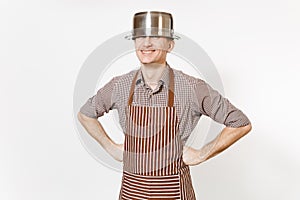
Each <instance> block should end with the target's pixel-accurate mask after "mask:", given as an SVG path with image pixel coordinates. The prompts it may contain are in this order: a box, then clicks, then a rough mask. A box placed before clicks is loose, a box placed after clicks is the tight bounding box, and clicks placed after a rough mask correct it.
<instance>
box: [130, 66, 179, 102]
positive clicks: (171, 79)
mask: <svg viewBox="0 0 300 200" xmlns="http://www.w3.org/2000/svg"><path fill="white" fill-rule="evenodd" d="M169 69H170V70H169V90H168V106H169V107H173V105H174V72H173V70H172V68H169ZM139 71H140V70H138V71H137V72H136V73H135V76H134V78H133V80H132V83H131V87H130V92H129V99H128V105H129V106H130V105H131V104H132V101H133V93H134V88H135V84H136V79H137V76H138V73H139Z"/></svg>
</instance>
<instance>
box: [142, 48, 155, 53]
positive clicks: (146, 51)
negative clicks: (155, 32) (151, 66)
mask: <svg viewBox="0 0 300 200" xmlns="http://www.w3.org/2000/svg"><path fill="white" fill-rule="evenodd" d="M140 51H141V53H142V54H151V53H154V52H155V51H156V50H154V49H153V50H140Z"/></svg>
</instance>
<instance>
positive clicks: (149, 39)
mask: <svg viewBox="0 0 300 200" xmlns="http://www.w3.org/2000/svg"><path fill="white" fill-rule="evenodd" d="M151 45H152V42H151V38H150V37H149V36H147V37H145V38H144V46H145V47H150V46H151Z"/></svg>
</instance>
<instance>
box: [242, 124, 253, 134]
mask: <svg viewBox="0 0 300 200" xmlns="http://www.w3.org/2000/svg"><path fill="white" fill-rule="evenodd" d="M251 130H252V125H251V124H248V125H246V126H243V127H241V135H242V136H244V135H247V134H248V133H249V132H250V131H251Z"/></svg>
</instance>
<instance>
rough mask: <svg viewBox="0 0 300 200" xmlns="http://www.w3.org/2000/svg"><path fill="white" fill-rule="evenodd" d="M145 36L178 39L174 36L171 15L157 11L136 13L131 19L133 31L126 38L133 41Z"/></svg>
mask: <svg viewBox="0 0 300 200" xmlns="http://www.w3.org/2000/svg"><path fill="white" fill-rule="evenodd" d="M145 36H152V37H153V36H154V37H166V38H171V39H179V37H178V36H176V35H174V29H173V17H172V15H171V14H170V13H166V12H159V11H147V12H139V13H136V14H135V15H134V17H133V30H132V31H131V34H130V35H128V36H126V38H127V39H135V38H137V37H145Z"/></svg>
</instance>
